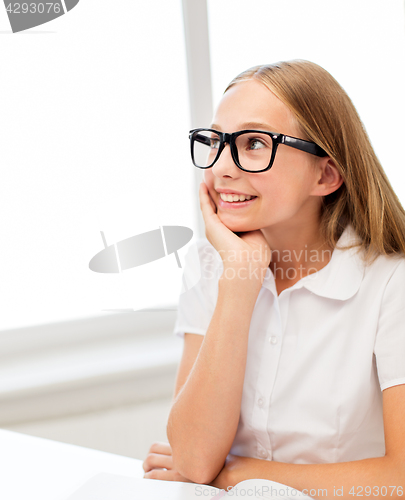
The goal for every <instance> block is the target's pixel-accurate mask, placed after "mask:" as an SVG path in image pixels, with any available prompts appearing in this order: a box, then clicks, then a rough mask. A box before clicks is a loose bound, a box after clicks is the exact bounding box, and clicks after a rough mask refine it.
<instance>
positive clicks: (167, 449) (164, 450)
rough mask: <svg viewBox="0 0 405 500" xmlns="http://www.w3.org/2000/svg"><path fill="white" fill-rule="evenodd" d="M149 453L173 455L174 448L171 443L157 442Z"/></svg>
mask: <svg viewBox="0 0 405 500" xmlns="http://www.w3.org/2000/svg"><path fill="white" fill-rule="evenodd" d="M149 453H161V454H162V455H171V454H172V448H171V446H170V444H169V443H166V442H163V441H156V442H155V443H153V444H152V445H151V447H150V448H149Z"/></svg>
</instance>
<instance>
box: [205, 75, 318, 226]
mask: <svg viewBox="0 0 405 500" xmlns="http://www.w3.org/2000/svg"><path fill="white" fill-rule="evenodd" d="M210 128H213V129H215V130H219V131H222V132H228V133H232V132H236V131H239V130H244V129H256V130H267V131H271V132H278V133H282V134H285V135H290V136H293V137H298V138H304V137H303V134H302V132H301V131H300V129H299V127H298V125H297V123H296V122H295V118H294V116H293V114H292V112H291V111H290V109H289V108H288V107H287V106H286V105H285V104H284V103H282V102H281V101H280V100H279V99H278V98H277V97H276V96H275V95H274V94H273V93H272V92H271V91H270V90H269V89H268V88H267V87H265V86H264V85H263V84H262V83H260V82H259V81H257V80H249V81H247V82H242V83H238V84H237V85H235V86H233V87H231V88H230V89H229V90H228V91H227V92H226V94H225V95H224V97H223V98H222V100H221V102H220V104H219V106H218V109H217V111H216V114H215V117H214V120H213V123H212V125H211V127H210ZM316 162H317V157H315V156H313V155H311V154H309V153H306V152H304V151H299V150H296V149H293V148H291V147H288V146H285V145H282V144H280V145H279V146H278V149H277V154H276V158H275V161H274V163H273V166H272V167H271V169H270V170H268V171H266V172H261V173H250V172H244V171H243V170H241V169H239V168H238V167H237V166H236V164H235V163H234V161H233V159H232V156H231V152H230V148H229V145H228V144H227V145H226V146H225V149H224V150H223V151H222V153H221V156H220V157H219V159H218V160H217V162H216V163H215V165H214V166H213V167H211V168H209V169H206V170H204V181H205V183H206V184H207V186H208V190H209V192H210V195H211V197H212V199H213V200H214V203H215V204H216V206H217V213H218V216H219V218H220V219H221V221H222V222H223V223H224V224H225V225H226V226H227V227H228V228H229V229H231V230H232V231H234V232H245V231H253V230H255V229H265V228H269V229H270V228H272V227H273V228H276V227H277V228H283V229H284V228H286V229H287V228H290V229H294V227H297V226H298V225H301V226H302V224H306V223H308V221H309V220H315V219H316V218H317V217H318V216H319V208H320V201H321V198H320V197H319V196H315V195H314V192H315V186H316V184H317V175H318V170H317V169H316V168H315V166H316ZM224 191H225V192H226V193H235V194H245V195H250V196H252V197H255V198H254V199H251V200H250V201H245V202H239V203H235V202H233V203H231V202H226V201H223V200H222V199H221V197H220V193H221V192H222V193H223V192H224Z"/></svg>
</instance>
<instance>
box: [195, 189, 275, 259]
mask: <svg viewBox="0 0 405 500" xmlns="http://www.w3.org/2000/svg"><path fill="white" fill-rule="evenodd" d="M199 195H200V207H201V212H202V215H203V218H204V223H205V235H206V237H207V239H208V241H209V242H210V243H211V244H212V245H213V247H214V248H215V249H216V250H217V251H218V252H219V254H220V256H221V258H222V260H223V262H224V268H225V267H233V268H237V267H240V266H241V265H242V266H243V265H246V264H247V263H253V264H256V265H257V267H260V268H263V269H266V268H267V267H268V266H269V264H270V260H271V249H270V247H269V245H268V243H267V241H266V239H265V237H264V236H263V233H262V232H261V231H260V230H255V231H249V232H246V233H240V236H238V235H237V234H235V233H234V232H232V231H231V230H230V229H229V228H227V227H226V226H225V224H223V222H221V220H220V218H219V217H218V215H217V213H216V208H217V207H216V205H215V203H214V200H213V199H212V197H211V195H210V193H209V191H208V188H207V185H206V184H205V182H201V184H200V190H199Z"/></svg>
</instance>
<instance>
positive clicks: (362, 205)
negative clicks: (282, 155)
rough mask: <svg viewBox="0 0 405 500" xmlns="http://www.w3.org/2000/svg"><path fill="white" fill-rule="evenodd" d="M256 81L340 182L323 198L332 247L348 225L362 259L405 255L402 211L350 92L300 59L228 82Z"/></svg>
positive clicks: (256, 69) (327, 237)
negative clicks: (279, 103) (332, 165)
mask: <svg viewBox="0 0 405 500" xmlns="http://www.w3.org/2000/svg"><path fill="white" fill-rule="evenodd" d="M251 79H255V80H258V81H260V82H261V83H263V84H264V85H266V87H267V88H268V89H269V90H271V92H273V94H275V95H276V96H277V97H278V98H279V99H280V100H281V101H282V102H283V103H284V104H286V105H287V106H288V107H289V108H290V110H291V111H292V112H293V114H294V115H295V117H296V120H297V123H298V124H299V126H300V128H301V129H302V132H303V135H304V136H305V137H303V138H304V139H307V140H310V141H313V142H315V143H316V144H318V145H319V146H321V148H323V149H324V150H325V151H326V152H327V154H328V156H329V157H330V158H331V159H332V160H333V161H334V163H335V165H336V167H337V168H338V170H339V172H340V174H341V175H342V177H343V181H344V183H343V184H342V186H340V188H339V189H337V190H336V191H335V192H334V193H331V194H329V195H327V196H324V197H323V203H322V208H321V231H322V235H323V237H324V239H325V242H326V243H327V244H328V245H329V246H330V247H332V248H335V246H336V243H337V241H338V239H339V237H340V236H341V234H342V232H343V230H344V228H345V227H346V226H347V225H348V224H349V223H351V224H352V226H353V229H354V230H355V232H356V233H357V235H358V236H359V237H360V244H359V246H360V248H362V249H364V251H365V253H364V258H365V260H366V261H373V260H374V259H375V258H376V257H377V256H378V255H387V254H399V253H404V254H405V211H404V209H403V207H402V205H401V203H400V201H399V200H398V197H397V195H396V194H395V192H394V190H393V188H392V186H391V184H390V182H389V180H388V178H387V176H386V174H385V172H384V170H383V168H382V166H381V164H380V162H379V160H378V158H377V156H376V154H375V152H374V150H373V148H372V146H371V143H370V140H369V138H368V135H367V132H366V131H365V129H364V126H363V124H362V122H361V120H360V117H359V115H358V114H357V111H356V109H355V107H354V105H353V103H352V101H351V100H350V98H349V96H348V95H347V94H346V92H345V91H344V90H343V88H342V87H341V86H340V85H339V83H338V82H337V81H336V80H335V79H334V78H333V77H332V76H331V75H330V74H329V73H328V72H327V71H326V70H324V69H323V68H321V67H320V66H318V65H317V64H315V63H312V62H309V61H303V60H295V61H287V62H279V63H276V64H270V65H264V66H255V67H253V68H250V69H248V70H247V71H244V72H243V73H241V74H240V75H238V76H237V77H236V78H234V79H233V80H232V82H231V83H230V84H229V85H228V87H227V88H226V90H225V92H226V91H227V90H228V89H229V88H231V87H232V86H234V85H236V84H238V83H240V82H244V81H247V80H251Z"/></svg>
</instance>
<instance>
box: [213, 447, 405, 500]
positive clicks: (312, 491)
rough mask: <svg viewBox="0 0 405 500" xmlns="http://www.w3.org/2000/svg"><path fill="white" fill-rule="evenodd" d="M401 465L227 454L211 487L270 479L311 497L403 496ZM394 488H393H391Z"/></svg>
mask: <svg viewBox="0 0 405 500" xmlns="http://www.w3.org/2000/svg"><path fill="white" fill-rule="evenodd" d="M404 471H405V468H404V465H403V464H401V463H399V462H398V461H396V460H394V459H391V458H389V457H387V456H385V457H378V458H368V459H364V460H357V461H354V462H341V463H333V464H287V463H281V462H271V461H268V460H259V459H256V458H247V457H237V456H232V455H230V456H229V458H228V459H227V465H226V466H225V467H224V469H223V472H221V473H220V474H219V476H218V477H217V478H216V480H215V481H213V482H212V485H213V486H216V487H218V488H223V489H226V488H227V487H229V486H235V485H236V484H237V483H239V482H240V481H243V480H245V479H254V478H256V479H270V480H272V481H276V482H279V483H282V484H285V485H287V486H290V487H291V488H295V489H297V490H299V491H303V492H304V493H305V494H307V495H310V496H311V497H314V498H325V497H328V498H343V499H350V500H353V499H355V498H358V497H361V496H362V497H367V496H369V497H370V498H373V499H378V498H385V499H386V498H400V497H401V498H403V495H404V492H403V490H404V489H405V484H404V483H405V473H404ZM394 487H395V488H394Z"/></svg>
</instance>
